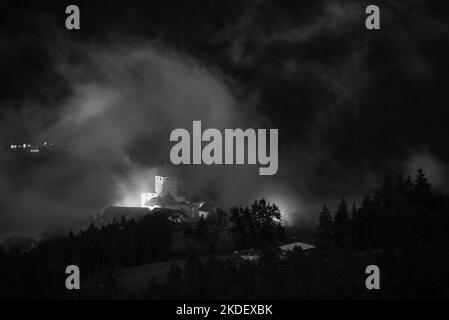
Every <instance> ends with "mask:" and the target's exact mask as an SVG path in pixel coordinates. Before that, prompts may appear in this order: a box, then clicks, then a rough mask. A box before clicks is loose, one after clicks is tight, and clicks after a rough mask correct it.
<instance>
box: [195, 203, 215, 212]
mask: <svg viewBox="0 0 449 320" xmlns="http://www.w3.org/2000/svg"><path fill="white" fill-rule="evenodd" d="M216 209H217V205H216V204H215V203H214V202H210V201H207V202H204V203H203V204H202V205H201V206H200V207H199V209H198V210H199V211H204V212H212V211H215V210H216Z"/></svg>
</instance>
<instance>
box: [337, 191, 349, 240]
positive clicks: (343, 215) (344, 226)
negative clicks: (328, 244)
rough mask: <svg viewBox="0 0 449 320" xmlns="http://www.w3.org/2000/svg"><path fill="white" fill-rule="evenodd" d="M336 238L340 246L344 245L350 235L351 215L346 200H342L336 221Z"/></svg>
mask: <svg viewBox="0 0 449 320" xmlns="http://www.w3.org/2000/svg"><path fill="white" fill-rule="evenodd" d="M333 229H334V230H333V231H334V232H333V234H334V237H335V241H336V243H337V244H338V245H342V244H343V243H344V242H345V240H346V238H347V237H348V234H349V213H348V205H347V204H346V201H345V199H344V198H342V199H341V202H340V205H339V206H338V210H337V213H336V214H335V219H334V228H333Z"/></svg>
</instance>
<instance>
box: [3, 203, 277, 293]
mask: <svg viewBox="0 0 449 320" xmlns="http://www.w3.org/2000/svg"><path fill="white" fill-rule="evenodd" d="M231 212H232V214H229V213H228V212H226V211H223V210H219V211H218V212H217V214H214V215H210V216H209V217H207V218H201V219H200V220H199V222H197V223H196V224H194V225H193V226H192V224H187V223H184V222H180V220H182V219H180V218H181V216H182V214H183V213H182V212H179V211H175V210H170V209H156V210H153V211H152V212H151V213H150V214H146V215H144V216H143V217H141V218H138V219H125V218H123V217H122V218H121V219H119V220H117V219H113V220H112V222H110V223H107V224H105V225H100V226H96V225H95V224H94V223H91V224H90V226H89V227H88V228H87V229H86V230H83V231H80V232H78V233H74V232H72V231H71V232H70V233H69V234H68V235H66V236H57V237H55V238H52V239H48V240H44V241H41V242H39V243H38V244H37V245H36V246H35V247H34V248H33V249H31V250H30V251H26V252H23V251H22V250H15V249H14V248H13V249H12V250H10V251H9V252H6V251H5V250H4V249H2V248H1V247H0V298H54V297H57V298H70V297H72V296H73V297H76V296H78V297H82V298H86V297H87V298H91V297H94V298H100V297H110V296H111V295H112V296H114V294H111V292H115V291H116V288H115V286H116V285H117V283H116V279H115V278H116V277H117V275H118V274H119V270H120V269H122V268H126V267H132V266H137V265H144V264H150V263H156V262H161V261H167V260H171V259H175V258H178V259H179V258H183V257H186V256H187V251H186V252H185V254H184V256H183V255H181V256H180V255H179V253H177V254H176V255H175V254H174V253H173V252H172V248H171V246H172V240H173V233H174V232H175V231H180V232H183V233H184V236H185V238H186V239H191V240H194V241H197V242H199V243H203V244H204V243H206V244H207V245H208V247H209V253H214V252H215V251H216V246H217V244H218V241H219V233H220V232H222V233H223V232H225V233H228V234H229V236H230V237H231V238H232V239H234V243H235V244H237V243H240V241H241V239H246V240H245V241H246V242H244V243H242V244H239V245H238V246H235V247H236V248H237V247H238V248H242V246H243V247H245V248H246V247H248V246H254V247H264V246H267V245H274V244H276V243H277V242H278V241H280V240H281V238H282V235H283V227H282V226H281V222H280V212H279V208H278V207H276V205H273V204H270V203H267V202H266V201H265V200H263V199H262V200H260V201H255V202H254V203H253V204H252V205H251V206H250V207H249V208H248V207H247V208H233V209H232V210H231ZM233 221H238V222H235V223H234V222H233ZM262 234H263V235H264V236H262ZM188 252H191V250H190V249H189V251H188ZM72 264H73V265H76V266H78V267H79V268H80V270H82V273H81V275H82V282H83V283H87V284H88V285H87V287H88V289H87V290H81V291H83V292H81V293H79V292H78V293H76V294H74V293H73V292H69V291H68V290H66V289H65V285H64V284H65V278H66V276H67V275H66V274H65V273H64V270H65V268H66V266H68V265H72ZM84 287H86V286H84Z"/></svg>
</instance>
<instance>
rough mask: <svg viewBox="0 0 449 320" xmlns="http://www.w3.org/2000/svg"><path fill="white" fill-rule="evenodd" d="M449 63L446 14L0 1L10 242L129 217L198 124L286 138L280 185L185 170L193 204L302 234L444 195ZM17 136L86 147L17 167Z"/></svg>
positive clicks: (386, 8) (443, 8)
mask: <svg viewBox="0 0 449 320" xmlns="http://www.w3.org/2000/svg"><path fill="white" fill-rule="evenodd" d="M68 4H77V5H78V6H79V7H80V10H81V30H67V29H65V18H66V16H67V15H66V14H65V7H66V6H67V5H68ZM369 4H376V5H378V6H379V7H380V10H381V29H380V30H374V31H368V30H367V29H366V28H365V18H366V14H365V13H364V12H365V7H366V6H367V5H369ZM448 57H449V9H448V7H447V4H446V3H445V2H444V1H434V2H432V3H430V2H429V1H418V0H413V1H376V2H375V3H374V2H373V3H371V2H366V1H347V0H346V1H334V0H329V1H291V2H290V1H256V0H252V1H249V0H246V1H243V0H238V1H216V0H214V1H211V0H201V1H178V0H176V1H167V0H164V1H126V2H125V1H76V2H73V1H71V2H68V1H58V2H56V1H54V2H52V1H9V0H6V1H2V2H1V3H0V72H1V75H2V76H1V80H0V81H1V83H0V142H1V144H2V149H1V150H2V153H1V155H0V203H1V209H0V235H4V234H8V233H11V232H16V233H17V232H36V230H39V228H41V227H42V226H43V225H45V224H46V223H48V222H49V221H51V220H53V219H59V218H64V217H72V218H73V217H84V216H86V215H87V214H91V213H96V212H99V211H101V210H102V209H103V208H104V207H105V206H108V205H113V204H122V205H132V204H133V203H134V201H135V199H134V198H133V197H134V196H136V195H137V196H138V194H139V192H140V191H144V190H142V188H143V189H144V188H145V185H146V184H152V180H151V179H150V177H152V175H154V174H155V173H157V172H158V170H160V168H161V167H162V168H164V170H165V169H166V168H167V166H169V162H170V159H169V149H170V147H171V144H170V142H169V133H170V131H171V130H173V129H175V128H178V127H184V128H191V122H192V120H202V121H203V123H204V124H205V125H207V126H209V127H216V128H225V127H226V128H235V127H242V128H244V127H248V128H277V129H279V171H278V173H277V175H275V176H273V177H263V176H258V173H257V172H258V171H257V169H258V166H239V167H237V166H232V167H229V166H228V167H225V166H221V167H220V166H214V167H205V166H189V167H177V168H172V170H173V172H174V174H176V175H178V176H179V177H180V180H181V181H182V182H181V188H182V189H183V190H184V192H185V193H186V194H187V195H189V196H190V197H191V198H202V199H204V198H211V199H215V200H217V201H218V202H221V203H222V204H223V205H225V206H230V205H240V204H246V203H248V202H251V201H252V200H254V199H255V198H256V197H259V196H265V197H267V198H268V199H270V200H271V201H275V202H280V203H279V204H280V205H281V209H284V210H285V211H289V212H291V213H292V214H291V215H290V216H289V218H288V219H290V220H291V221H298V220H297V218H301V217H305V216H308V217H315V216H316V215H317V213H318V210H319V207H320V206H321V205H322V204H324V203H329V204H330V205H331V207H332V206H334V205H335V202H336V201H337V199H339V198H341V197H342V196H345V197H347V198H348V199H349V201H350V202H351V201H360V197H361V196H362V195H363V193H364V192H369V191H372V188H373V187H374V186H376V185H378V183H379V181H381V179H382V177H383V176H384V175H386V174H397V173H403V174H405V175H407V174H411V175H413V174H414V172H415V171H416V169H418V168H419V167H422V168H424V170H425V171H426V172H427V174H428V176H429V178H430V180H431V183H432V184H433V185H434V186H436V187H438V188H440V189H441V190H443V191H447V190H448V187H449V186H448V184H447V178H448V164H449V148H448V147H447V137H448V136H449V125H448V123H449V90H448V89H447V81H445V80H446V77H447V74H448V71H449V62H448V61H449V59H448ZM19 137H28V139H30V141H32V142H35V143H39V142H41V141H47V140H48V141H52V142H53V143H55V144H57V145H62V144H71V145H73V146H75V147H74V148H73V150H70V153H69V155H68V156H65V157H63V158H62V159H59V158H58V159H51V160H49V161H38V162H36V163H31V164H29V163H27V164H26V166H25V165H23V164H20V165H18V164H17V163H15V159H14V156H13V155H11V154H10V153H9V152H8V151H6V150H7V146H8V145H10V144H11V143H12V142H13V141H15V140H16V139H18V138H19ZM14 163H15V165H14Z"/></svg>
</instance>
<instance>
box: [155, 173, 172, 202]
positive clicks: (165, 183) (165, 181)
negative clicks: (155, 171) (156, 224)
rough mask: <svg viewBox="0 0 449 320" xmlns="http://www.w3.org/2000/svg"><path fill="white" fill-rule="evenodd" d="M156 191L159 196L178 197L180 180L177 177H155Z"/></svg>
mask: <svg viewBox="0 0 449 320" xmlns="http://www.w3.org/2000/svg"><path fill="white" fill-rule="evenodd" d="M154 180H155V181H154V185H155V189H156V190H155V191H156V194H157V195H158V196H162V197H163V196H168V195H170V196H172V197H173V198H175V199H176V198H177V197H178V180H177V178H176V177H161V176H155V177H154Z"/></svg>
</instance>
